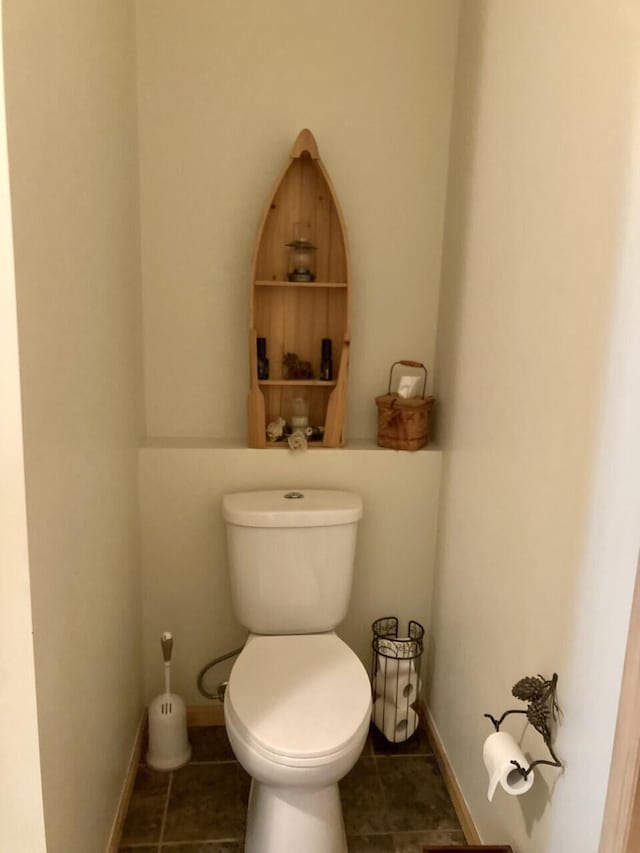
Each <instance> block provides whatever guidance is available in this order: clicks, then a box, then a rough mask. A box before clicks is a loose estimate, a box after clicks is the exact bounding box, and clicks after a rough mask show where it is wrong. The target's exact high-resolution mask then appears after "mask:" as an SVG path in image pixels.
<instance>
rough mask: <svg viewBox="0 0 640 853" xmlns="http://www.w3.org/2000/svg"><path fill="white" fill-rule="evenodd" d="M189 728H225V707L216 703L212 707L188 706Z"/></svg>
mask: <svg viewBox="0 0 640 853" xmlns="http://www.w3.org/2000/svg"><path fill="white" fill-rule="evenodd" d="M187 725H188V726H224V705H223V704H222V702H216V703H215V704H211V705H188V706H187Z"/></svg>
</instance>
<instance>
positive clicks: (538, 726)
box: [484, 672, 562, 779]
mask: <svg viewBox="0 0 640 853" xmlns="http://www.w3.org/2000/svg"><path fill="white" fill-rule="evenodd" d="M557 685H558V674H557V673H556V672H554V673H553V677H552V678H551V679H548V678H545V677H544V675H537V676H526V677H525V678H521V679H520V681H518V682H516V684H514V685H513V688H512V690H511V693H512V695H513V696H515V697H516V699H521V700H522V701H523V702H527V703H528V707H527V708H526V710H522V709H520V708H515V709H512V710H509V711H505V712H504V714H503V715H502V716H501V717H500V719H499V720H496V718H495V717H494V716H493V715H492V714H485V715H484V716H485V717H487V718H488V719H489V720H491V722H492V723H493V725H494V727H495V730H496V731H497V732H499V731H500V726H501V725H502V723H503V721H504V720H505V718H506V717H508V716H509V715H510V714H524V715H525V716H526V718H527V720H528V721H529V723H530V724H531V725H532V726H533V728H534V729H535V730H536V731H537V732H538V734H540V735H542V738H543V740H544V742H545V745H546V747H547V749H548V750H549V753H550V754H551V757H552V758H553V761H549V760H547V759H539V760H538V761H533V762H532V763H531V764H530V765H529V767H527V769H526V770H525V768H524V767H522V765H521V764H520V763H519V762H517V761H512V762H511V763H512V764H513V765H514V766H515V768H516V769H517V771H518V772H519V773H520V775H521V776H522V777H523V778H524V779H526V778H527V776H528V775H529V773H531V771H532V770H533V768H534V767H537V766H538V765H539V764H548V765H549V766H550V767H562V762H561V761H560V759H559V758H558V756H557V755H556V754H555V752H554V751H553V747H552V746H551V728H550V723H551V720H553V721H554V722H557V721H558V718H559V716H560V707H559V706H558V700H557V699H556V688H557Z"/></svg>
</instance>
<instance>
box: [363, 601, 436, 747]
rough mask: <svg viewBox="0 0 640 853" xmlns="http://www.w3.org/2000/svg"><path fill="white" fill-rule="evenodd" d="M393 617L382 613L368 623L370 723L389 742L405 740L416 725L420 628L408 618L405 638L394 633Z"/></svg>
mask: <svg viewBox="0 0 640 853" xmlns="http://www.w3.org/2000/svg"><path fill="white" fill-rule="evenodd" d="M398 626H399V621H398V619H397V617H396V616H384V617H382V618H381V619H376V621H375V622H374V623H373V625H372V626H371V630H372V631H373V640H372V642H371V648H372V660H371V689H372V694H373V711H372V719H373V722H374V725H375V726H376V727H377V728H378V729H379V730H380V731H381V732H382V734H383V735H384V736H385V737H386V739H387V740H388V741H390V742H391V743H401V742H402V741H405V740H408V739H409V738H410V737H411V735H412V734H413V733H414V732H415V731H416V729H417V728H418V713H417V711H416V708H417V705H418V701H419V698H420V687H421V681H420V664H421V659H422V652H423V649H424V642H423V641H424V628H423V627H422V625H421V624H420V623H419V622H415V621H413V620H411V621H410V622H409V626H408V632H407V636H406V637H399V636H398Z"/></svg>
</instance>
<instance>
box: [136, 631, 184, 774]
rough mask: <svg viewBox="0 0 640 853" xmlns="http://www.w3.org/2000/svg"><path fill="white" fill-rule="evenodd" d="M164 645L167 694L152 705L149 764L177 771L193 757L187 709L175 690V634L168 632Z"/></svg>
mask: <svg viewBox="0 0 640 853" xmlns="http://www.w3.org/2000/svg"><path fill="white" fill-rule="evenodd" d="M160 644H161V646H162V657H163V659H164V693H161V694H160V695H159V696H156V697H155V699H153V700H152V702H151V704H150V705H149V749H148V751H147V764H148V765H149V767H151V768H152V769H153V770H177V769H178V768H179V767H182V766H183V765H185V764H187V762H188V761H189V759H190V758H191V744H190V743H189V738H188V736H187V709H186V707H185V704H184V701H183V699H182V698H181V697H180V696H178V694H177V693H172V692H171V653H172V651H173V637H172V636H171V634H170V633H169V632H168V631H165V633H164V634H163V635H162V637H161V638H160Z"/></svg>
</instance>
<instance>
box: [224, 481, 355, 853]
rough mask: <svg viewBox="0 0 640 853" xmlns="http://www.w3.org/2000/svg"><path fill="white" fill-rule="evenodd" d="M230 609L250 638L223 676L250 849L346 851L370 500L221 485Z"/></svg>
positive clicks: (265, 852) (256, 852)
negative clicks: (356, 643) (236, 490)
mask: <svg viewBox="0 0 640 853" xmlns="http://www.w3.org/2000/svg"><path fill="white" fill-rule="evenodd" d="M223 515H224V520H225V523H226V527H227V549H228V555H229V570H230V576H231V592H232V597H233V604H234V609H235V612H236V616H237V618H238V620H239V621H240V623H241V624H242V625H244V626H245V627H246V628H248V630H249V632H250V635H249V639H248V640H247V644H246V646H245V647H244V649H243V650H242V652H241V654H240V656H239V658H238V660H237V661H236V663H235V665H234V667H233V669H232V671H231V675H230V677H229V684H228V687H227V691H226V695H225V701H224V716H225V723H226V727H227V734H228V736H229V740H230V742H231V746H232V748H233V751H234V753H235V755H236V757H237V759H238V761H239V762H240V764H241V765H242V766H243V767H244V768H245V770H246V771H247V772H248V773H249V775H250V776H251V777H252V782H251V794H250V797H249V809H248V812H247V831H246V840H245V851H246V853H290V852H291V853H346V850H347V843H346V837H345V832H344V824H343V820H342V809H341V806H340V794H339V791H338V781H339V780H340V779H341V778H342V777H343V776H344V775H345V774H346V773H348V772H349V770H350V769H351V768H352V767H353V765H354V764H355V762H356V761H357V759H358V756H359V755H360V752H361V751H362V747H363V746H364V743H365V740H366V737H367V731H368V728H369V718H370V714H371V687H370V685H369V678H368V676H367V672H366V670H365V668H364V667H363V665H362V664H361V662H360V660H359V659H358V658H357V657H356V655H355V654H354V653H353V652H352V651H351V649H350V648H349V647H348V646H347V645H346V644H345V643H343V641H342V640H340V639H339V638H338V637H337V636H336V634H335V633H334V628H335V627H336V626H337V625H339V624H340V622H342V620H343V619H344V616H345V613H346V610H347V605H348V603H349V596H350V593H351V581H352V577H353V558H354V553H355V544H356V530H357V526H358V521H359V519H360V518H361V517H362V501H361V499H360V497H359V496H358V495H355V494H352V493H350V492H338V491H321V490H307V491H304V492H283V491H267V492H245V493H241V494H234V495H225V496H224V498H223Z"/></svg>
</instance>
